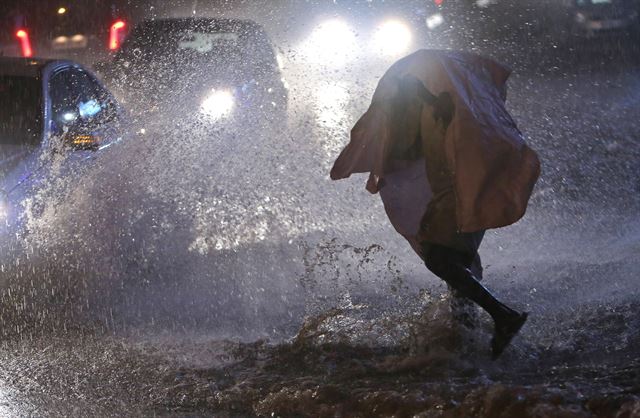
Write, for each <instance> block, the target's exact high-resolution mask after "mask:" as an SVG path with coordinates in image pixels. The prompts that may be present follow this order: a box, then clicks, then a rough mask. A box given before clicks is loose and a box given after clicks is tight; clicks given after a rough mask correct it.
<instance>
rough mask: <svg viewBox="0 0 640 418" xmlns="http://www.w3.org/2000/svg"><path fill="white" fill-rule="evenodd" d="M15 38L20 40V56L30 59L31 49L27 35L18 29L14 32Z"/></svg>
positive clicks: (24, 31)
mask: <svg viewBox="0 0 640 418" xmlns="http://www.w3.org/2000/svg"><path fill="white" fill-rule="evenodd" d="M16 37H17V38H18V39H19V40H20V47H21V48H22V56H23V57H31V56H33V50H32V49H31V41H30V40H29V33H28V32H27V31H26V30H24V29H20V30H19V31H17V32H16Z"/></svg>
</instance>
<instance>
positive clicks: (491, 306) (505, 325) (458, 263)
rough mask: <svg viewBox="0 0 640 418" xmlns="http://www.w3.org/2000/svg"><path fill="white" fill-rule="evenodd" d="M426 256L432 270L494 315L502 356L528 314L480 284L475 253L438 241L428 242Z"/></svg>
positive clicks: (496, 346)
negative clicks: (475, 269) (436, 242)
mask: <svg viewBox="0 0 640 418" xmlns="http://www.w3.org/2000/svg"><path fill="white" fill-rule="evenodd" d="M423 256H424V259H425V265H426V266H427V268H428V269H429V270H430V271H431V272H433V273H434V274H435V275H437V276H438V277H440V278H441V279H442V280H444V281H445V282H446V283H447V284H448V285H449V286H451V287H452V288H453V289H455V291H456V292H458V293H459V294H460V295H461V296H463V297H465V298H468V299H471V300H472V301H473V302H475V303H476V304H478V305H479V306H480V307H481V308H482V309H484V310H485V311H486V312H487V313H488V314H489V315H491V317H492V318H493V321H494V323H495V330H496V331H495V335H494V339H493V340H492V349H493V354H494V357H497V356H499V355H500V353H502V350H504V348H505V347H506V346H507V345H508V343H509V341H511V338H513V336H514V335H515V334H516V333H517V332H518V330H519V329H520V327H521V326H522V325H523V324H524V321H525V320H526V314H520V313H518V312H517V311H515V310H513V309H511V308H509V307H508V306H507V305H505V304H503V303H502V302H500V301H499V300H498V299H496V298H495V297H494V296H493V295H492V294H491V292H489V291H488V290H487V289H486V288H485V287H484V286H482V284H480V282H479V281H478V280H477V279H476V278H475V277H474V275H473V274H472V272H471V270H470V269H469V266H470V265H471V264H472V262H473V257H474V256H470V255H469V254H466V253H464V252H461V251H457V250H454V249H451V248H448V247H444V246H442V245H437V244H426V245H424V248H423ZM470 258H471V259H470Z"/></svg>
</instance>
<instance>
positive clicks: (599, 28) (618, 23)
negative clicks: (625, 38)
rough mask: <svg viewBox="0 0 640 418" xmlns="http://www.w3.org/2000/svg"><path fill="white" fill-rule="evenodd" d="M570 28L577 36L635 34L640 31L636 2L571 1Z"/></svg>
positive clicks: (617, 0) (615, 0)
mask: <svg viewBox="0 0 640 418" xmlns="http://www.w3.org/2000/svg"><path fill="white" fill-rule="evenodd" d="M569 9H570V17H571V22H570V27H571V31H572V33H573V34H575V35H583V36H594V35H602V34H619V33H635V32H638V31H639V30H640V19H639V18H638V12H639V11H640V3H639V2H637V1H636V0H571V3H570V6H569Z"/></svg>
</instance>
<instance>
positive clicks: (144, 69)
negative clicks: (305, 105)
mask: <svg viewBox="0 0 640 418" xmlns="http://www.w3.org/2000/svg"><path fill="white" fill-rule="evenodd" d="M97 70H98V72H100V73H101V74H103V75H104V77H105V79H106V80H110V86H111V87H112V88H113V90H114V91H115V92H117V93H118V95H119V97H120V98H121V99H122V100H123V102H124V103H127V104H128V105H129V107H130V108H142V109H144V112H145V115H146V116H149V114H150V112H151V111H152V110H153V109H155V110H157V111H158V112H159V113H160V114H161V115H163V117H164V118H168V119H170V120H192V119H194V118H195V119H197V120H198V121H200V122H210V123H213V124H221V123H223V122H225V123H232V122H233V121H238V122H241V123H244V122H247V121H248V120H254V121H263V120H279V121H281V120H282V119H283V118H286V112H287V103H288V92H287V86H286V84H285V82H284V80H283V76H282V73H281V69H280V68H279V66H278V60H277V55H276V52H275V50H274V47H273V45H272V43H271V40H270V39H269V37H268V36H267V34H266V33H265V31H264V30H263V28H262V27H261V26H260V25H258V24H257V23H255V22H253V21H249V20H239V19H222V18H172V19H157V20H147V21H143V22H141V23H139V24H138V25H136V26H135V27H134V29H133V30H132V31H131V34H130V35H129V36H128V37H127V38H126V40H125V41H124V43H123V44H122V47H121V48H120V49H119V50H118V52H117V53H116V54H115V56H114V58H113V60H112V61H111V62H108V63H106V64H105V63H103V64H102V65H100V66H98V68H97ZM140 105H142V106H140Z"/></svg>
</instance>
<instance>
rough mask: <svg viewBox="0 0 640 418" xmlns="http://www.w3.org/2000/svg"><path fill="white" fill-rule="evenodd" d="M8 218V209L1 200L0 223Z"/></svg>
mask: <svg viewBox="0 0 640 418" xmlns="http://www.w3.org/2000/svg"><path fill="white" fill-rule="evenodd" d="M8 217H9V207H8V205H7V204H6V203H5V202H4V200H3V199H0V221H4V220H6V219H7V218H8Z"/></svg>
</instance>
